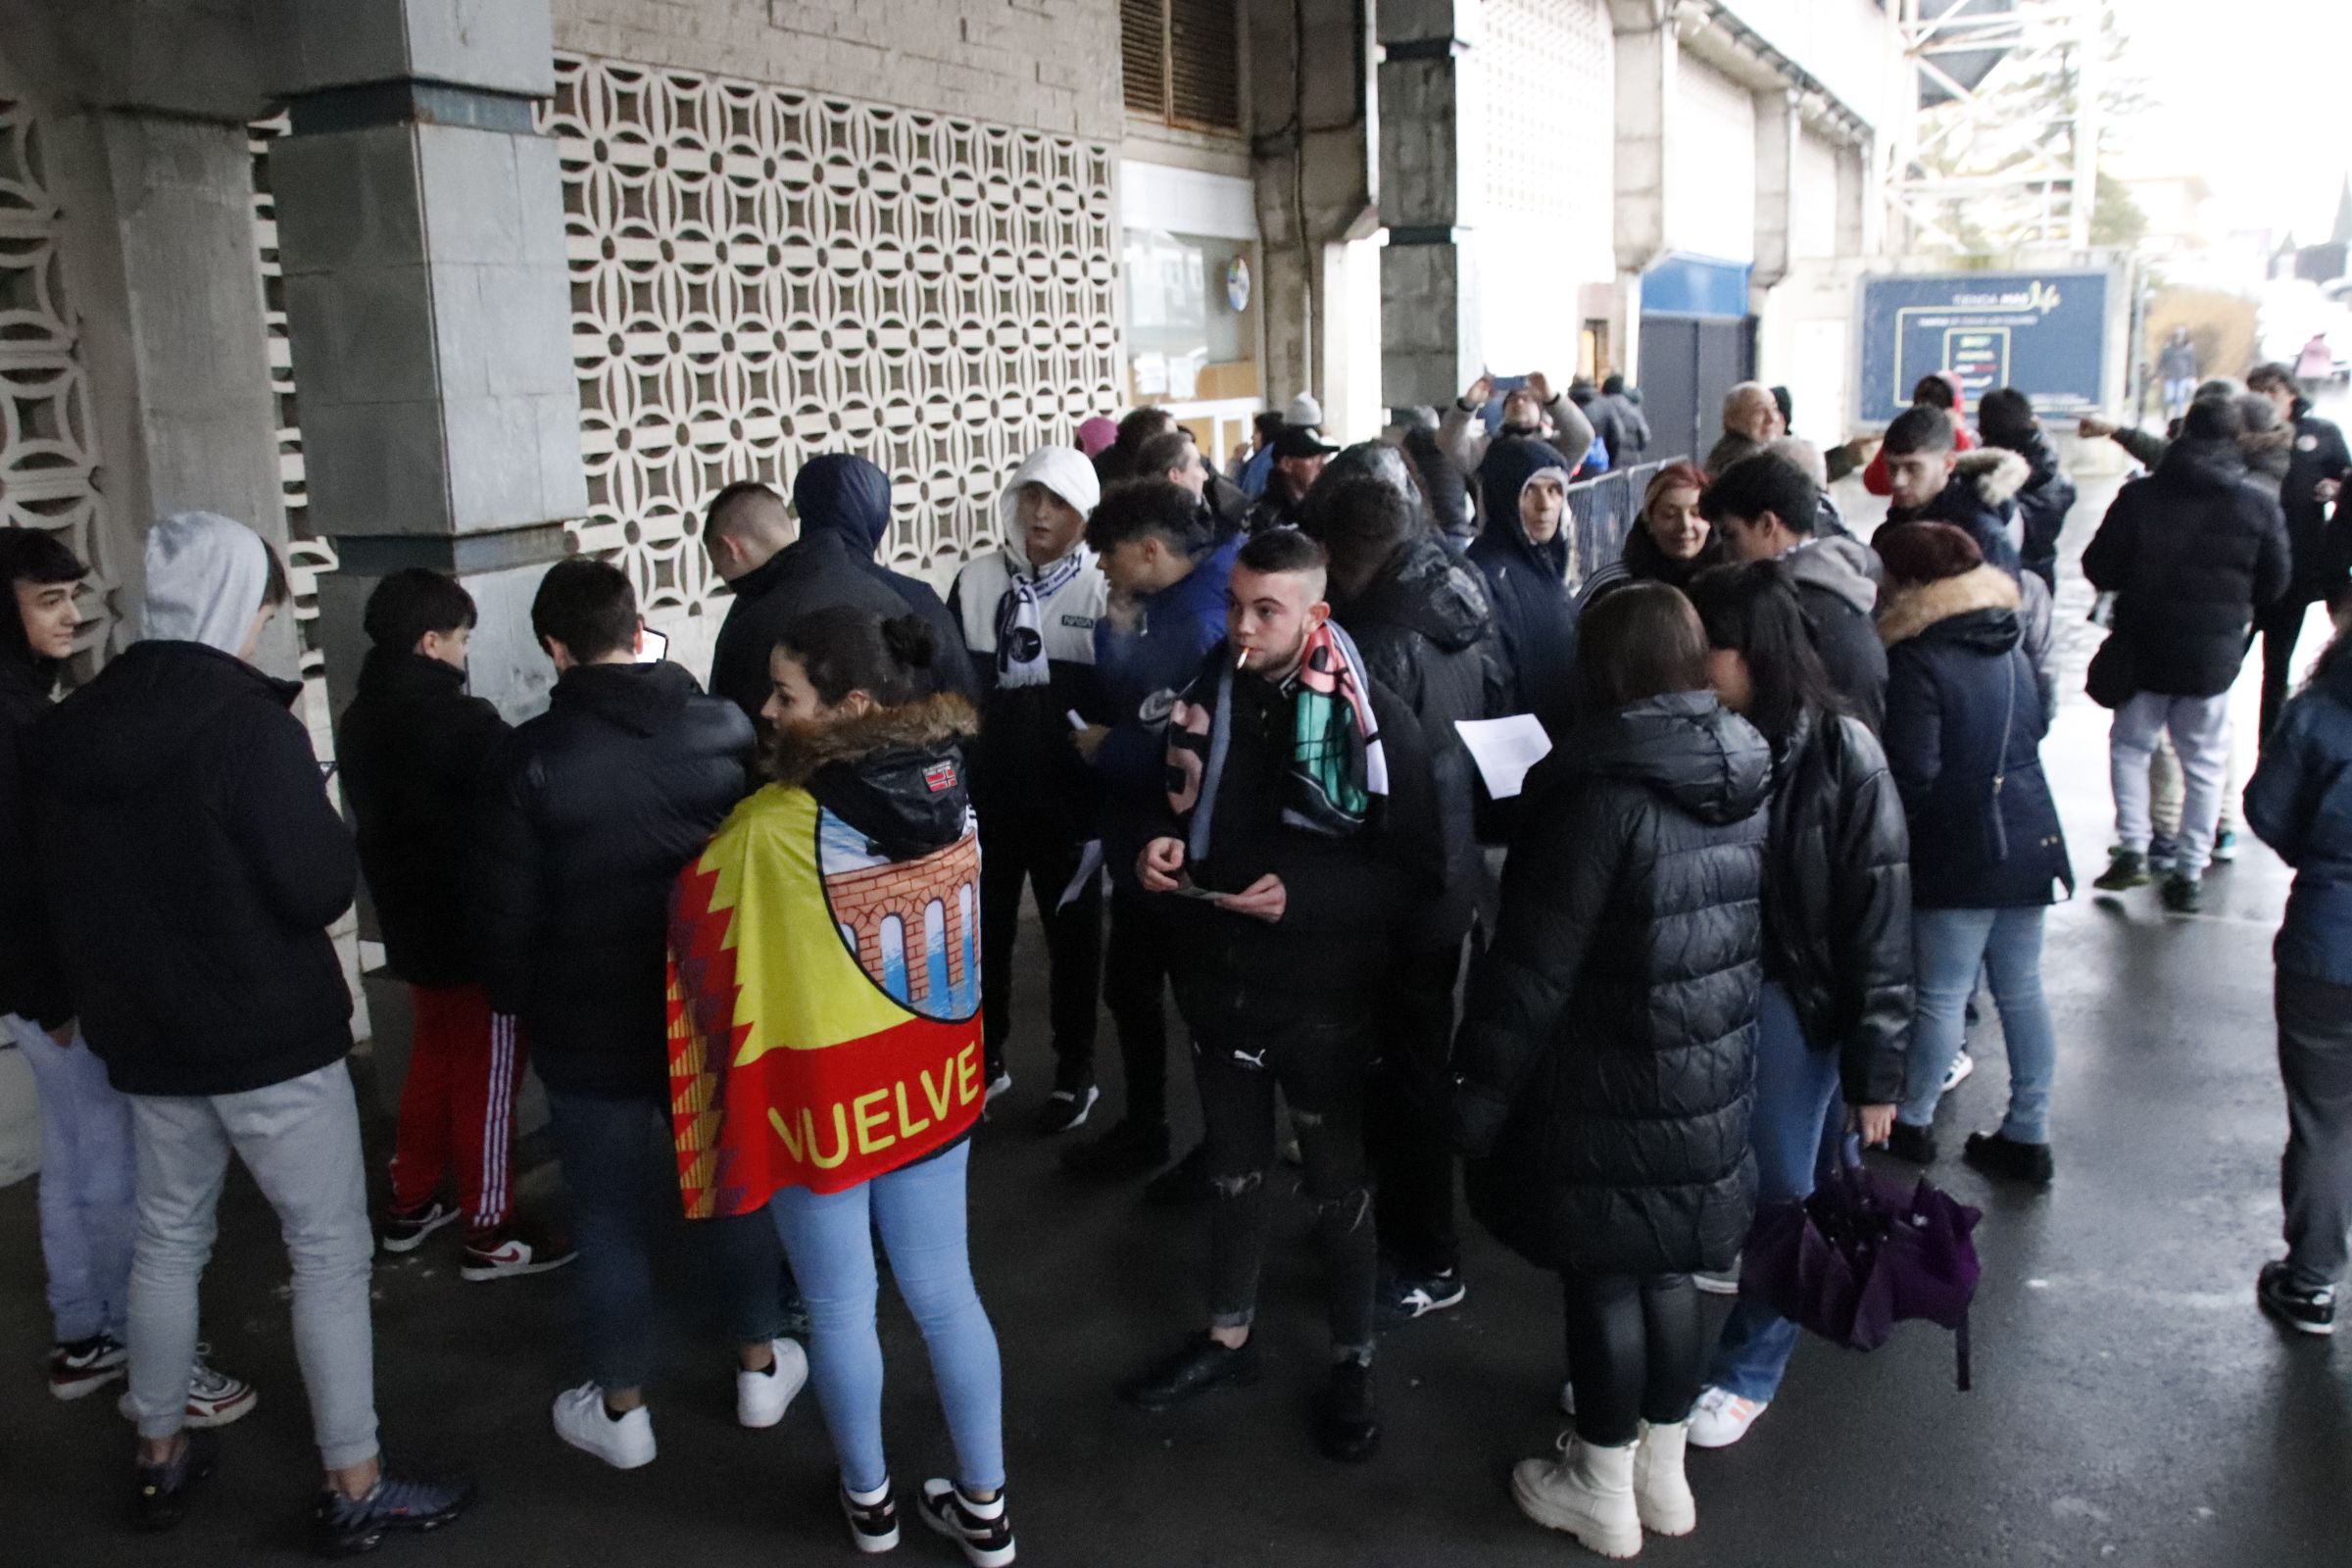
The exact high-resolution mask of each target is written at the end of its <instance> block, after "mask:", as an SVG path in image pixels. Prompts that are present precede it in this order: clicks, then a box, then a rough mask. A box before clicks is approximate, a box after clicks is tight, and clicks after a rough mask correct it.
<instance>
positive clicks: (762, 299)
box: [541, 55, 1118, 667]
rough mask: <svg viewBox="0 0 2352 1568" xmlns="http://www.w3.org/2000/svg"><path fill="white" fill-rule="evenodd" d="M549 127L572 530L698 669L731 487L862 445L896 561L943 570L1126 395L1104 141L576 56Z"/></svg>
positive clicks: (777, 477) (560, 77)
mask: <svg viewBox="0 0 2352 1568" xmlns="http://www.w3.org/2000/svg"><path fill="white" fill-rule="evenodd" d="M541 124H542V125H543V126H544V127H545V128H546V129H547V130H548V131H549V132H550V133H552V134H554V135H556V136H558V137H560V138H562V141H563V166H564V208H565V213H566V215H567V216H566V226H567V229H568V232H569V243H570V256H571V273H572V308H573V313H574V314H573V321H574V326H573V344H574V353H575V358H576V361H577V364H578V368H579V375H580V403H581V425H582V428H581V444H582V447H583V450H584V452H585V454H586V458H587V464H588V483H589V496H590V503H591V515H590V516H589V517H588V518H587V519H586V520H585V521H584V522H582V523H581V524H580V525H579V529H578V533H579V538H580V542H581V544H582V546H583V547H584V548H586V549H589V550H593V551H596V552H598V553H600V554H610V555H612V556H613V557H614V558H615V559H617V560H618V561H620V562H621V564H623V565H624V566H625V567H626V568H627V570H628V571H629V573H630V575H631V576H632V578H633V579H634V580H635V581H636V584H637V587H638V591H639V593H640V595H641V596H642V598H643V600H644V603H645V606H646V608H647V612H648V616H649V618H650V619H652V620H653V621H654V622H655V623H656V624H657V625H661V626H663V627H665V628H667V629H669V630H670V631H671V632H672V633H673V636H677V637H678V638H679V641H678V643H677V645H676V647H675V654H676V656H677V657H680V658H681V659H684V660H685V661H686V662H690V663H693V664H695V665H697V666H698V667H699V666H700V665H701V664H702V663H703V662H705V661H706V659H707V657H708V648H709V643H710V639H711V636H712V635H713V634H714V632H715V621H716V618H717V615H718V614H719V613H723V598H722V599H721V600H720V603H719V604H718V605H717V606H715V607H714V606H712V604H711V601H712V600H713V598H714V596H717V595H718V594H719V589H720V585H719V583H718V582H717V580H716V578H715V577H714V576H713V575H712V573H711V568H710V564H709V562H708V560H707V559H706V557H705V556H704V553H703V550H702V547H701V544H700V543H699V539H698V537H697V536H698V533H699V528H700V513H701V510H702V508H703V505H704V503H705V502H707V501H708V500H709V499H710V497H711V494H712V493H713V492H715V491H716V490H717V489H718V488H719V487H720V486H721V485H724V484H726V483H727V482H729V481H731V480H735V479H744V478H758V479H762V480H765V481H767V482H768V483H770V484H774V485H777V486H778V487H779V488H785V487H787V486H788V485H789V482H790V480H791V477H792V475H793V473H794V472H796V471H797V470H798V468H799V466H800V465H801V464H802V463H803V462H804V461H805V460H807V459H808V458H809V457H813V456H815V455H817V454H819V453H824V452H842V451H847V452H856V453H860V454H863V455H865V456H867V457H870V458H872V459H874V460H875V461H876V462H877V463H879V464H881V465H882V466H883V467H885V468H886V469H888V470H889V471H890V474H891V478H892V480H893V483H894V500H895V511H896V520H895V524H894V527H893V530H892V533H891V535H890V537H889V539H888V541H887V542H886V544H885V547H884V549H885V555H886V556H887V558H888V559H889V560H890V561H891V562H892V564H895V565H897V566H898V567H899V568H900V569H902V570H906V571H910V572H915V573H919V574H924V575H928V576H931V577H933V578H935V579H940V580H944V578H945V577H946V576H947V575H948V574H950V573H952V571H953V570H954V568H955V565H956V564H957V563H959V562H960V561H962V560H963V559H965V558H966V557H967V556H969V555H971V554H972V553H974V552H975V551H977V550H980V549H984V548H986V547H987V546H988V544H989V543H990V539H991V535H992V534H993V532H994V526H993V522H992V521H991V509H992V506H993V502H994V500H995V497H996V495H997V492H998V490H999V488H1000V487H1001V486H1002V484H1003V482H1004V480H1005V476H1006V475H1007V474H1009V473H1010V471H1011V470H1012V468H1013V466H1015V464H1017V463H1018V462H1019V460H1020V459H1021V458H1022V457H1023V456H1024V455H1025V454H1026V453H1027V452H1028V451H1029V450H1030V449H1031V448H1033V447H1036V446H1038V445H1040V444H1042V443H1045V442H1049V441H1052V442H1066V441H1069V440H1071V439H1072V433H1073V430H1074V427H1075V426H1076V424H1077V422H1078V421H1079V420H1081V419H1083V418H1085V417H1088V416H1089V415H1092V414H1100V413H1110V412H1113V411H1115V410H1116V408H1117V407H1118V392H1117V385H1118V365H1117V357H1118V327H1117V317H1116V278H1117V271H1116V267H1117V243H1116V241H1117V236H1116V229H1115V220H1114V211H1115V209H1114V207H1113V203H1112V190H1111V170H1112V165H1113V156H1112V150H1111V149H1110V148H1109V147H1108V146H1106V145H1104V144H1103V143H1101V142H1094V141H1084V140H1079V139H1076V138H1073V137H1069V136H1058V135H1051V134H1046V133H1042V132H1039V131H1034V130H1019V129H1013V128H1010V127H1006V126H1001V125H992V124H987V123H980V122H976V121H971V120H961V119H956V118H952V117H949V116H944V115H937V114H927V113H919V112H915V111H911V110H907V109H900V108H895V107H892V106H890V105H886V104H877V103H866V102H859V101H856V100H852V99H846V98H836V97H830V96H826V95H823V94H818V93H812V92H805V91H800V90H797V89H790V88H783V87H774V86H766V85H762V84H760V83H757V82H750V81H736V80H729V79H727V78H724V77H719V76H712V75H706V74H699V73H691V72H684V71H673V70H657V69H653V68H648V67H642V66H636V65H630V64H627V63H624V62H619V61H612V60H601V59H586V58H581V57H578V56H571V55H560V56H559V57H558V62H557V90H556V97H555V99H554V101H553V102H552V103H551V104H550V105H548V106H547V107H546V108H545V109H544V110H543V111H542V115H541Z"/></svg>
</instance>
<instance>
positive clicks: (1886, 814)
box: [1764, 717, 1912, 1105]
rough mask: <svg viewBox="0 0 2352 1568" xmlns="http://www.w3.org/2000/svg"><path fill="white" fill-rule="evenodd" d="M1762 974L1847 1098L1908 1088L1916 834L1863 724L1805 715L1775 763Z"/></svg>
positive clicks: (1886, 1096) (1870, 1101)
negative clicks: (1828, 1054) (1827, 1058)
mask: <svg viewBox="0 0 2352 1568" xmlns="http://www.w3.org/2000/svg"><path fill="white" fill-rule="evenodd" d="M1775 772H1776V774H1777V775H1778V776H1777V777H1776V779H1775V781H1774V782H1775V790H1774V794H1773V800H1772V836H1771V838H1770V839H1769V840H1768V841H1767V844H1766V849H1765V857H1766V858H1765V865H1766V868H1767V869H1766V874H1765V877H1764V972H1765V973H1766V974H1767V975H1769V976H1770V977H1771V978H1772V979H1774V980H1776V981H1778V982H1779V983H1780V984H1781V985H1782V987H1784V988H1785V989H1786V990H1787V991H1788V993H1789V1002H1790V1003H1791V1004H1792V1005H1794V1006H1795V1008H1796V1016H1797V1021H1798V1022H1799V1023H1800V1024H1802V1025H1803V1026H1804V1031H1805V1039H1806V1040H1807V1041H1808V1042H1809V1043H1810V1044H1811V1045H1812V1047H1813V1048H1814V1049H1815V1050H1816V1051H1835V1052H1837V1053H1838V1077H1839V1079H1840V1080H1841V1081H1842V1082H1843V1084H1844V1088H1845V1102H1846V1103H1847V1104H1849V1105H1884V1104H1889V1103H1893V1102H1894V1101H1897V1100H1900V1099H1901V1098H1902V1095H1903V1060H1904V1053H1905V1050H1906V1049H1907V1047H1908V1044H1909V1039H1910V1033H1911V998H1912V984H1911V833H1910V829H1909V827H1908V826H1907V824H1906V822H1905V819H1904V816H1903V799H1902V795H1901V792H1899V791H1898V790H1897V789H1896V788H1895V785H1894V776H1893V775H1892V774H1891V773H1889V772H1888V771H1887V754H1886V753H1885V752H1884V751H1883V750H1881V749H1880V746H1879V742H1878V738H1877V737H1876V736H1874V735H1872V734H1871V732H1870V729H1869V726H1867V725H1865V724H1863V723H1862V722H1861V721H1860V720H1858V719H1852V718H1844V717H1837V718H1829V719H1824V720H1807V721H1806V722H1805V723H1804V724H1803V725H1802V726H1801V727H1800V728H1799V730H1798V732H1797V733H1796V735H1794V736H1793V737H1791V738H1790V739H1789V743H1788V744H1787V745H1786V746H1785V747H1783V748H1782V755H1781V757H1780V759H1779V761H1778V765H1777V766H1776V768H1775Z"/></svg>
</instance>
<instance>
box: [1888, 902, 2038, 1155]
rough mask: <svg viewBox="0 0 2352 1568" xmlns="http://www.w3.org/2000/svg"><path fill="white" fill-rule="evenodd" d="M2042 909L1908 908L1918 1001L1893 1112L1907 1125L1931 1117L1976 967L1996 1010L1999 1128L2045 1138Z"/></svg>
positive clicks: (2015, 1135)
mask: <svg viewBox="0 0 2352 1568" xmlns="http://www.w3.org/2000/svg"><path fill="white" fill-rule="evenodd" d="M2048 912H2049V911H2048V909H2047V908H2045V907H2042V906H2040V905H2035V906H2034V907H2031V908H2024V909H1916V910H1913V911H1912V915H1911V943H1912V956H1913V961H1914V964H1915V966H1916V968H1917V971H1918V984H1919V1003H1918V1008H1917V1010H1916V1011H1915V1012H1914V1013H1913V1014H1912V1021H1911V1059H1910V1066H1909V1069H1908V1071H1907V1073H1906V1075H1905V1080H1904V1084H1905V1086H1904V1091H1903V1103H1902V1106H1901V1108H1900V1109H1899V1110H1898V1111H1897V1112H1896V1114H1897V1115H1899V1116H1900V1117H1901V1118H1902V1120H1903V1121H1904V1122H1905V1123H1906V1124H1908V1125H1910V1126H1913V1127H1925V1126H1927V1125H1928V1124H1929V1123H1931V1122H1933V1121H1934V1120H1935V1119H1936V1101H1937V1100H1938V1099H1940V1098H1941V1097H1942V1094H1943V1075H1944V1072H1945V1070H1946V1069H1948V1068H1949V1067H1950V1066H1951V1064H1952V1058H1953V1057H1954V1056H1956V1055H1958V1054H1959V1053H1960V1041H1961V1036H1962V1033H1963V1031H1964V1030H1965V1028H1966V1020H1965V1018H1964V1017H1963V1012H1964V1009H1965V1008H1966V1007H1967V1006H1968V999H1969V994H1970V993H1971V992H1972V991H1974V990H1975V989H1976V984H1977V972H1978V970H1979V968H1980V967H1981V968H1982V969H1983V970H1984V972H1985V976H1986V978H1987V980H1988V981H1989V982H1990V984H1991V986H1992V1001H1993V1005H1994V1006H1995V1007H1997V1008H1999V1009H2000V1014H2001V1041H2002V1044H2003V1046H2004V1048H2005V1049H2006V1050H2007V1052H2008V1054H2009V1114H2008V1116H2007V1117H2006V1118H2004V1119H2003V1120H2002V1122H2001V1135H2002V1136H2003V1137H2005V1138H2010V1139H2014V1140H2015V1141H2016V1142H2018V1143H2021V1144H2046V1143H2048V1142H2049V1140H2050V1082H2051V1080H2052V1079H2053V1078H2055V1077H2056V1076H2057V1074H2058V1037H2057V1032H2056V1031H2055V1030H2054V1029H2053V1028H2052V1027H2051V1025H2050V1007H2049V1004H2048V1003H2046V1002H2044V1001H2043V1000H2042V996H2041V925H2042V917H2043V916H2044V915H2046V914H2047V913H2048Z"/></svg>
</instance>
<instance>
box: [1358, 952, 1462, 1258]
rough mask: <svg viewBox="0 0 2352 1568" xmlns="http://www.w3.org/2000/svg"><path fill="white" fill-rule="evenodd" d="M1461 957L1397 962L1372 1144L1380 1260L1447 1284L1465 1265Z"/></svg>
mask: <svg viewBox="0 0 2352 1568" xmlns="http://www.w3.org/2000/svg"><path fill="white" fill-rule="evenodd" d="M1462 948H1463V943H1462V942H1458V941H1457V942H1454V943H1451V944H1449V945H1447V946H1446V947H1440V948H1424V949H1420V950H1417V951H1415V950H1407V951H1405V952H1402V953H1399V954H1398V955H1397V958H1396V962H1395V963H1394V965H1393V966H1392V967H1391V969H1390V972H1389V980H1388V984H1387V985H1385V986H1384V987H1383V988H1382V992H1381V1006H1380V1014H1379V1023H1378V1025H1377V1026H1376V1027H1377V1029H1378V1037H1377V1038H1378V1040H1379V1044H1380V1059H1379V1061H1378V1062H1377V1063H1376V1064H1375V1065H1374V1067H1373V1069H1372V1078H1371V1083H1370V1086H1369V1089H1368V1092H1367V1094H1366V1097H1365V1105H1364V1140H1365V1145H1366V1147H1367V1149H1368V1150H1369V1152H1370V1153H1371V1157H1372V1172H1373V1177H1374V1183H1373V1185H1374V1187H1375V1188H1376V1189H1377V1190H1378V1192H1379V1195H1380V1196H1379V1201H1378V1203H1377V1205H1376V1208H1377V1212H1378V1215H1379V1221H1380V1250H1381V1251H1382V1252H1383V1253H1385V1254H1386V1255H1387V1256H1388V1259H1389V1261H1390V1263H1391V1264H1392V1265H1393V1266H1394V1267H1395V1268H1396V1269H1397V1272H1399V1273H1401V1274H1409V1275H1414V1276H1424V1277H1425V1276H1428V1275H1432V1274H1446V1273H1450V1272H1451V1271H1452V1270H1453V1269H1455V1268H1457V1267H1458V1266H1460V1263H1461V1254H1462V1242H1461V1235H1460V1233H1459V1231H1458V1230H1457V1229H1456V1228H1455V1225H1454V1201H1453V1191H1454V1153H1453V1140H1452V1138H1451V1137H1450V1136H1449V1135H1448V1130H1447V1121H1446V1107H1447V1103H1448V1099H1449V1097H1450V1096H1451V1094H1452V1074H1451V1072H1450V1070H1449V1067H1450V1062H1451V1058H1452V1054H1453V1015H1454V987H1455V983H1456V981H1457V980H1458V979H1459V978H1460V976H1461V972H1462Z"/></svg>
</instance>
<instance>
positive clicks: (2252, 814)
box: [2246, 657, 2352, 986]
mask: <svg viewBox="0 0 2352 1568" xmlns="http://www.w3.org/2000/svg"><path fill="white" fill-rule="evenodd" d="M2246 821H2247V823H2248V824H2249V825H2250V826H2252V828H2253V829H2254V831H2255V832H2256V833H2259V834H2260V835H2262V841H2263V842H2264V843H2265V844H2268V845H2269V846H2270V847H2271V848H2272V849H2274V850H2277V851H2278V858H2280V859H2282V860H2284V861H2285V862H2286V863H2287V864H2289V865H2291V866H2293V867H2294V868H2295V887H2294V891H2293V892H2292V893H2290V894H2288V895H2287V900H2286V923H2285V924H2284V925H2281V926H2280V927H2279V928H2278V946H2277V948H2276V949H2275V952H2276V954H2277V956H2278V967H2279V968H2280V969H2282V970H2284V971H2285V972H2286V973H2288V974H2294V975H2301V976H2303V977H2304V978H2306V979H2310V980H2325V981H2327V983H2328V984H2329V985H2337V986H2352V658H2348V657H2331V658H2329V659H2328V660H2327V662H2324V663H2323V664H2322V665H2321V666H2320V671H2319V673H2318V674H2316V675H2314V676H2313V677H2312V681H2311V685H2310V686H2309V687H2308V688H2306V689H2305V690H2304V692H2303V693H2302V694H2301V695H2300V696H2298V697H2296V698H2295V699H2294V700H2293V701H2292V702H2290V703H2288V704H2287V705H2286V712H2285V715H2284V716H2283V717H2281V718H2280V719H2279V721H2278V729H2276V730H2275V731H2273V732H2272V734H2271V739H2270V744H2268V745H2267V746H2265V747H2263V749H2262V765H2261V766H2259V767H2257V768H2255V769H2254V778H2253V781H2252V782H2251V783H2249V784H2248V785H2247V786H2246Z"/></svg>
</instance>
